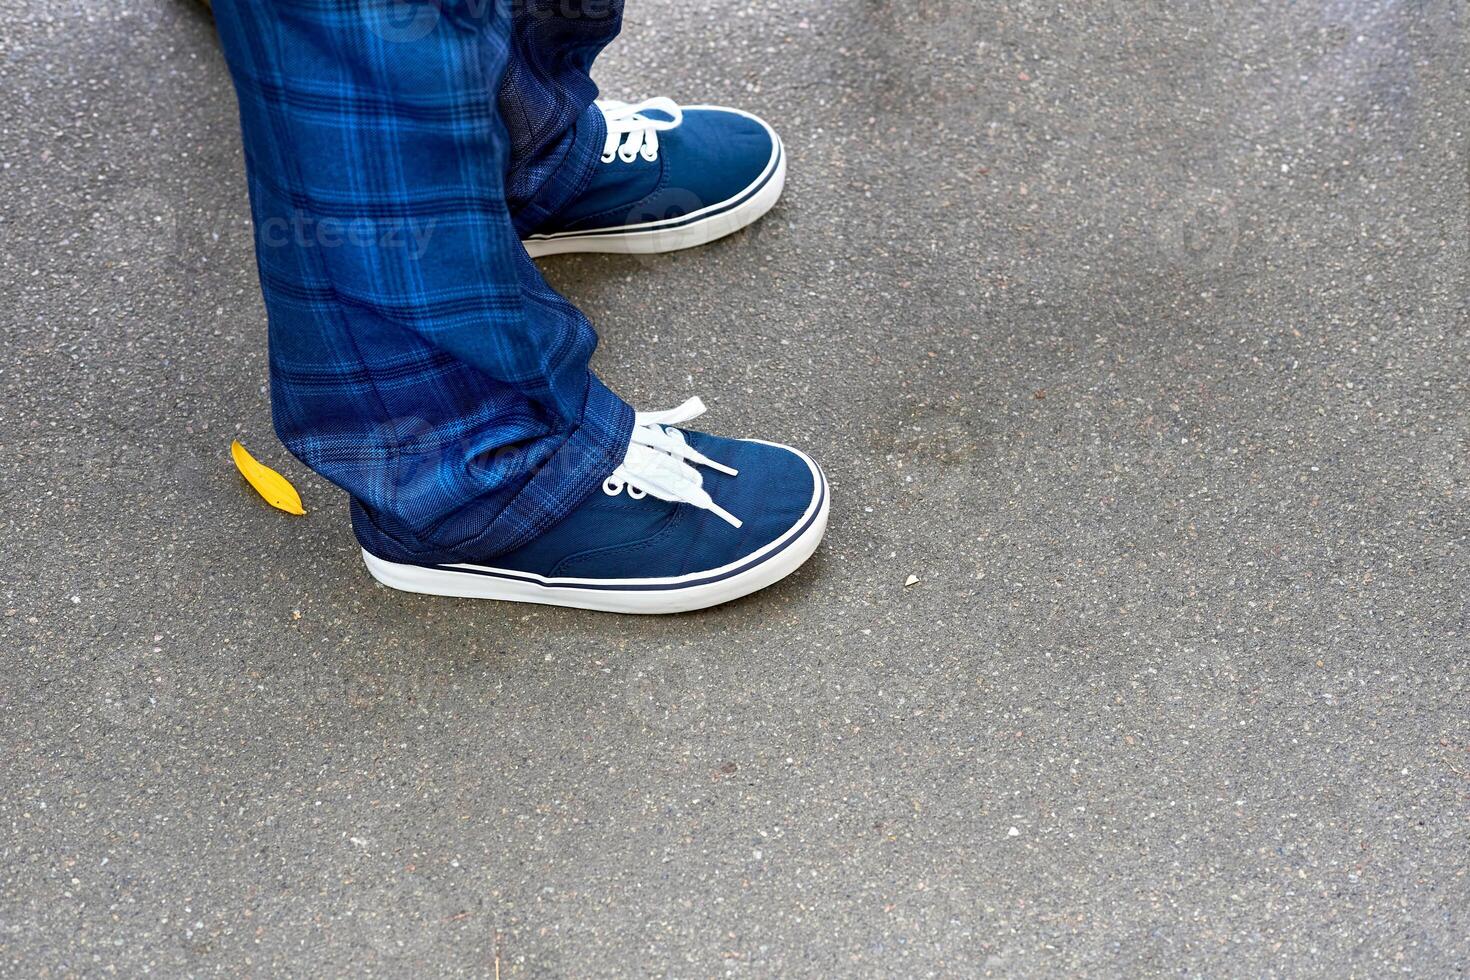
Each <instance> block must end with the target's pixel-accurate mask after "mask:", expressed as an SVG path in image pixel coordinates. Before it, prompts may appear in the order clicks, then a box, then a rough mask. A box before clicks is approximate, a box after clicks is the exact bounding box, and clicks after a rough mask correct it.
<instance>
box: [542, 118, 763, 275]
mask: <svg viewBox="0 0 1470 980" xmlns="http://www.w3.org/2000/svg"><path fill="white" fill-rule="evenodd" d="M596 105H597V107H598V108H599V109H600V110H602V114H603V116H604V117H606V119H607V142H606V143H605V144H604V146H603V151H602V162H601V163H600V164H598V165H597V166H596V167H595V168H594V170H593V173H592V177H591V180H590V182H589V183H588V185H587V188H586V189H585V190H584V191H583V192H582V193H581V195H579V196H578V197H577V199H576V200H574V201H572V203H571V204H570V205H569V206H567V207H566V208H563V209H562V211H561V212H560V213H559V214H557V215H556V216H555V218H553V219H552V221H551V223H550V224H549V225H547V226H544V227H541V228H538V229H536V231H535V232H534V233H533V234H531V235H530V236H529V237H527V238H526V239H525V245H526V251H528V252H529V253H531V255H532V256H539V255H556V254H558V253H562V252H623V253H628V252H637V253H646V252H670V251H673V250H675V249H680V248H690V247H691V246H694V245H703V244H704V243H705V242H712V241H714V240H715V239H716V238H722V237H724V236H725V235H728V234H730V233H731V232H733V231H738V230H739V229H741V228H744V227H745V226H746V225H748V224H750V223H751V222H752V221H754V220H755V219H757V218H759V217H760V216H761V215H763V214H765V213H766V212H767V211H769V210H770V209H771V207H772V205H774V204H775V203H776V199H777V198H778V197H780V196H781V189H782V187H784V186H785V184H786V153H785V150H784V149H783V148H782V146H781V138H780V137H779V136H777V135H776V131H775V130H774V129H772V128H771V127H770V126H769V125H768V124H767V123H766V122H765V121H764V120H762V119H760V118H758V117H756V116H753V115H751V114H750V113H748V112H741V111H740V110H739V109H727V108H725V107H724V106H716V105H690V106H682V107H681V106H679V105H678V104H676V103H675V102H674V101H673V100H672V99H665V98H658V99H649V100H648V101H646V102H639V103H637V104H636V105H630V104H628V103H626V102H610V101H600V102H598V103H596Z"/></svg>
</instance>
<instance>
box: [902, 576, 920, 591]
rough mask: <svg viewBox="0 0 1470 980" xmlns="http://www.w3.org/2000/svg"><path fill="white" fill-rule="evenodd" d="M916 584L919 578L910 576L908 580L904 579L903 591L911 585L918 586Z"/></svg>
mask: <svg viewBox="0 0 1470 980" xmlns="http://www.w3.org/2000/svg"><path fill="white" fill-rule="evenodd" d="M918 584H919V576H917V575H910V576H909V577H908V578H906V579H904V580H903V587H904V588H905V589H906V588H908V587H909V586H911V585H918Z"/></svg>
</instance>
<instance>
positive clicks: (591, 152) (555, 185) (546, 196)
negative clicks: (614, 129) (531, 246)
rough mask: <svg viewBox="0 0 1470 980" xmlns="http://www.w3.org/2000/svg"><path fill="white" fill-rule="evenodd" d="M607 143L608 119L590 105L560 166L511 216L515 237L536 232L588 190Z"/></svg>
mask: <svg viewBox="0 0 1470 980" xmlns="http://www.w3.org/2000/svg"><path fill="white" fill-rule="evenodd" d="M606 141H607V119H606V118H605V117H604V116H603V114H602V110H600V109H598V108H597V106H596V105H589V106H588V107H587V108H586V109H584V110H583V111H582V115H581V116H580V117H578V119H577V122H576V125H574V126H573V127H572V134H571V141H570V142H569V143H568V145H567V151H566V154H565V155H564V156H563V157H562V160H561V163H560V164H558V165H557V167H556V169H555V170H553V171H552V172H551V173H550V174H549V175H548V176H547V177H546V178H545V180H544V181H543V183H542V184H541V186H540V188H538V189H537V191H536V196H535V197H533V198H531V200H530V201H528V202H526V203H525V204H524V205H522V206H521V207H520V208H519V209H518V210H516V211H515V212H514V213H513V214H512V215H511V221H512V222H513V223H514V224H515V228H516V233H517V234H519V235H521V236H523V237H524V236H525V235H529V234H531V233H532V232H534V231H536V230H537V229H538V228H540V227H541V226H542V225H544V224H546V222H548V221H550V220H551V219H552V218H554V217H555V216H556V215H557V214H558V213H560V212H561V210H562V209H563V208H565V207H566V206H567V205H568V204H570V203H571V202H572V201H575V200H576V199H577V197H578V196H579V195H580V194H581V193H582V192H583V191H584V190H586V189H587V184H588V182H589V181H591V179H592V171H593V169H594V168H595V167H596V166H597V161H598V160H599V159H601V157H602V144H603V143H605V142H606Z"/></svg>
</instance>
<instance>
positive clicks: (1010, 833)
mask: <svg viewBox="0 0 1470 980" xmlns="http://www.w3.org/2000/svg"><path fill="white" fill-rule="evenodd" d="M1006 836H1007V837H1020V836H1021V832H1020V831H1019V830H1017V829H1016V828H1015V827H1012V828H1011V829H1010V830H1007V831H1006Z"/></svg>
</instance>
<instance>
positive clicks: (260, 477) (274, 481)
mask: <svg viewBox="0 0 1470 980" xmlns="http://www.w3.org/2000/svg"><path fill="white" fill-rule="evenodd" d="M230 455H231V456H233V457H234V458H235V468H236V469H238V470H239V471H240V475H241V476H243V477H244V478H245V482H247V483H249V484H250V485H251V486H252V487H254V488H255V492H256V493H258V494H260V495H261V496H262V497H264V498H265V502H266V503H268V504H270V505H271V506H272V507H274V508H276V509H277V510H284V511H285V512H286V513H288V514H305V513H306V508H305V507H303V506H301V494H299V493H297V492H296V488H295V487H293V486H291V481H290V480H288V479H286V478H285V477H284V476H282V475H281V474H279V473H277V472H276V471H275V470H273V469H271V468H270V467H269V466H266V465H264V464H263V463H258V462H256V461H255V457H254V456H252V455H250V454H249V453H248V452H246V451H245V447H244V446H242V445H240V442H239V440H236V441H234V442H232V443H230Z"/></svg>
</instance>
